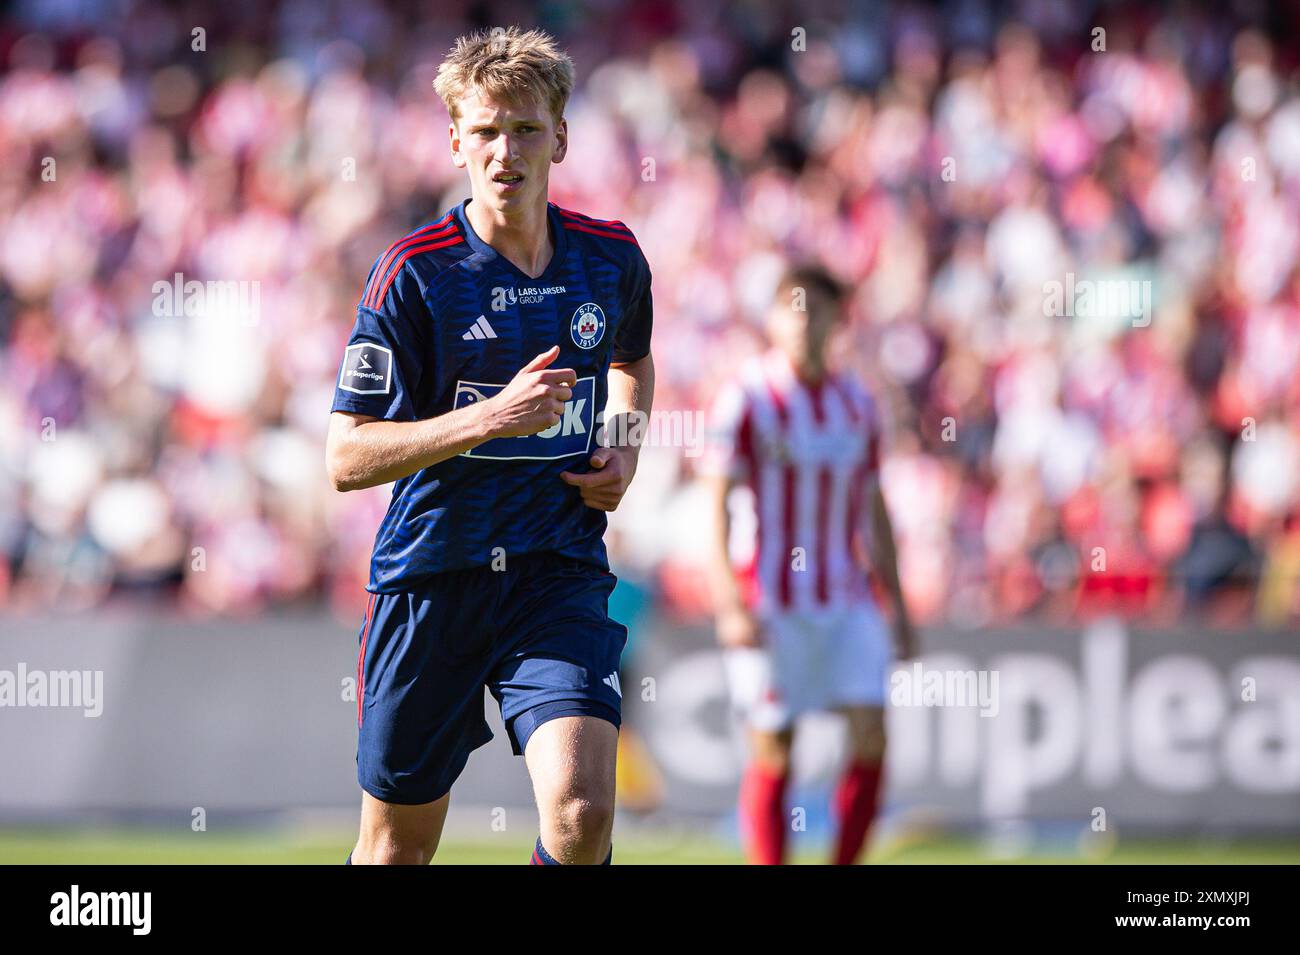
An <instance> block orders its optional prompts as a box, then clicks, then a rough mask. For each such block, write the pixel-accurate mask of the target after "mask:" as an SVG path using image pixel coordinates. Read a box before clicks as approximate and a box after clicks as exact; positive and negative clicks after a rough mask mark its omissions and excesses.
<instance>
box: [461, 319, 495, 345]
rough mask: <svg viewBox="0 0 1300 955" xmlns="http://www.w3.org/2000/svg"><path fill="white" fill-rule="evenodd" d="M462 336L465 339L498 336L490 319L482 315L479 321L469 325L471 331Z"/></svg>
mask: <svg viewBox="0 0 1300 955" xmlns="http://www.w3.org/2000/svg"><path fill="white" fill-rule="evenodd" d="M460 337H461V338H463V339H465V341H472V340H473V339H476V338H477V339H480V340H482V339H484V338H496V337H497V333H496V332H494V331H492V326H491V325H489V324H488V320H487V319H486V318H485V317H484V316H482V315H480V316H479V317H478V321H476V322H475V323H474V324H473V325H471V326H470V327H469V331H467V332H466V333H465V334H464V335H461V336H460Z"/></svg>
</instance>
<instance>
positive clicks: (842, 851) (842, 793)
mask: <svg viewBox="0 0 1300 955" xmlns="http://www.w3.org/2000/svg"><path fill="white" fill-rule="evenodd" d="M840 712H842V713H843V714H844V716H845V717H846V718H847V719H848V724H849V760H848V765H847V766H846V767H845V770H844V775H843V776H841V778H840V782H839V785H838V786H837V787H836V789H835V812H836V816H837V818H838V820H839V828H838V830H837V832H836V836H835V849H834V856H833V857H832V861H833V862H834V863H835V864H836V865H852V864H853V863H854V862H855V861H856V860H857V858H858V856H859V855H861V853H862V847H863V846H864V845H865V844H866V841H867V833H868V832H869V831H870V830H871V823H872V821H873V820H874V819H875V816H876V809H877V806H878V802H879V797H880V785H881V783H880V780H881V774H882V769H883V766H884V758H885V711H884V710H883V709H882V708H881V707H878V706H847V707H843V708H842V709H841V711H840Z"/></svg>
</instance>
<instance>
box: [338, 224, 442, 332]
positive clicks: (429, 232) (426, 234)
mask: <svg viewBox="0 0 1300 955" xmlns="http://www.w3.org/2000/svg"><path fill="white" fill-rule="evenodd" d="M448 226H450V227H451V229H454V228H455V223H454V222H452V216H451V213H450V212H449V213H447V214H446V215H445V216H443V217H442V218H441V219H439V220H438V221H437V222H434V223H431V224H430V225H427V226H425V227H424V228H423V229H419V230H417V231H415V232H413V233H411V234H410V235H408V236H407V237H406V238H405V239H402V240H400V241H398V242H394V243H393V244H392V245H390V246H389V247H388V251H387V252H385V253H384V257H383V258H382V259H380V261H379V265H378V267H376V268H375V271H374V273H373V274H372V275H371V276H370V282H369V283H368V284H367V285H366V293H365V295H363V296H362V297H361V303H362V304H363V305H365V306H366V307H368V308H377V307H378V305H379V303H378V302H372V299H373V298H374V289H375V284H376V280H380V281H382V279H383V277H384V275H385V273H386V272H387V271H388V268H389V266H390V265H391V264H392V262H393V259H395V258H396V257H397V256H398V255H400V254H401V253H402V250H403V249H406V248H409V247H410V246H411V245H414V244H415V243H416V242H423V241H424V240H425V239H430V238H434V237H435V236H434V234H435V233H437V234H438V235H439V236H441V235H450V234H451V229H449V228H448Z"/></svg>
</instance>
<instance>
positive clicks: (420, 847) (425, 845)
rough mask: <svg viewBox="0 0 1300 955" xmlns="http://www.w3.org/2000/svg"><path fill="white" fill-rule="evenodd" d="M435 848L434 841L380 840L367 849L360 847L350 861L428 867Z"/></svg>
mask: <svg viewBox="0 0 1300 955" xmlns="http://www.w3.org/2000/svg"><path fill="white" fill-rule="evenodd" d="M437 848H438V842H437V840H436V839H434V840H430V841H419V840H405V841H399V840H380V841H378V842H375V843H373V844H371V845H370V846H368V847H362V848H361V850H360V852H358V853H354V855H353V857H352V861H353V862H354V863H357V862H362V863H369V864H370V865H428V864H429V862H431V861H432V860H433V853H434V850H435V849H437Z"/></svg>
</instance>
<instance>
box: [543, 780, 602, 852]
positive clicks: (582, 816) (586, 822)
mask: <svg viewBox="0 0 1300 955" xmlns="http://www.w3.org/2000/svg"><path fill="white" fill-rule="evenodd" d="M613 825H614V796H613V793H607V792H605V791H604V789H603V788H601V787H579V788H578V789H576V790H574V791H572V792H570V793H568V794H566V795H565V797H564V798H563V799H561V800H560V801H559V804H558V805H557V806H556V809H555V827H556V829H558V830H559V831H560V833H561V835H562V838H564V839H565V840H566V841H567V842H569V843H570V844H571V845H573V846H575V847H577V846H581V847H586V848H589V849H591V850H592V851H593V852H594V851H596V850H597V849H599V848H600V847H601V846H602V845H603V844H604V841H605V839H606V837H607V836H608V835H609V832H610V830H611V829H612V828H613ZM597 861H599V860H597Z"/></svg>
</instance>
